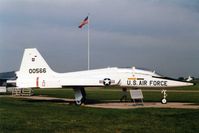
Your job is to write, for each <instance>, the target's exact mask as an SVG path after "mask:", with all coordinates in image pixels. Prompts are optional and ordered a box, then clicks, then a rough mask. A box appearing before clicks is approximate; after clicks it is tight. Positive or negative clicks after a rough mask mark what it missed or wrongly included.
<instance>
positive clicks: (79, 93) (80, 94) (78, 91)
mask: <svg viewBox="0 0 199 133" xmlns="http://www.w3.org/2000/svg"><path fill="white" fill-rule="evenodd" d="M73 90H74V92H75V103H76V105H81V104H82V103H85V102H86V92H85V89H84V87H75V88H73Z"/></svg>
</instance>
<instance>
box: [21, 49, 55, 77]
mask: <svg viewBox="0 0 199 133" xmlns="http://www.w3.org/2000/svg"><path fill="white" fill-rule="evenodd" d="M20 73H23V74H34V73H35V74H52V73H54V72H53V71H52V69H51V68H50V67H49V66H48V64H47V63H46V61H45V60H44V58H43V57H42V56H41V54H40V53H39V51H38V50H37V49H36V48H29V49H25V51H24V55H23V59H22V62H21V66H20Z"/></svg>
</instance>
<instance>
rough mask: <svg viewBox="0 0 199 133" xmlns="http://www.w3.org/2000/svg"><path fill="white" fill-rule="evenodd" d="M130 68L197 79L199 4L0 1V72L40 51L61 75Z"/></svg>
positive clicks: (197, 0) (187, 0) (185, 0)
mask: <svg viewBox="0 0 199 133" xmlns="http://www.w3.org/2000/svg"><path fill="white" fill-rule="evenodd" d="M88 13H90V45H91V68H92V69H96V68H104V67H108V66H109V67H132V66H136V67H139V68H147V69H151V70H156V71H157V72H159V73H161V74H163V75H166V76H171V77H172V76H173V77H179V76H189V75H191V76H197V77H198V76H199V0H0V72H5V71H12V70H18V69H19V67H20V64H21V58H22V55H23V50H24V49H25V48H37V49H38V50H39V51H40V52H41V54H42V55H43V57H44V58H45V59H46V61H47V62H48V64H49V65H50V66H51V68H52V69H53V70H55V71H57V72H69V71H78V70H85V69H87V26H85V27H84V28H83V29H79V28H78V25H79V24H80V22H81V21H82V20H83V19H84V18H85V17H86V16H87V14H88Z"/></svg>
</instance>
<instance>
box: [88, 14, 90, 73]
mask: <svg viewBox="0 0 199 133" xmlns="http://www.w3.org/2000/svg"><path fill="white" fill-rule="evenodd" d="M89 25H90V16H89V14H88V70H90V26H89Z"/></svg>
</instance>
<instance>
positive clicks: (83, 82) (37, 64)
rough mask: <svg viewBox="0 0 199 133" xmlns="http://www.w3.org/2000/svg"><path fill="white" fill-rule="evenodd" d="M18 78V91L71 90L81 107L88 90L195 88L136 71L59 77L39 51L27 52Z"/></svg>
mask: <svg viewBox="0 0 199 133" xmlns="http://www.w3.org/2000/svg"><path fill="white" fill-rule="evenodd" d="M16 75H17V79H16V87H18V88H64V87H72V88H73V89H74V92H75V101H76V104H78V105H81V104H82V103H84V102H85V100H86V93H85V90H84V88H85V87H104V86H118V87H131V88H143V87H150V88H152V87H161V88H167V87H176V86H190V85H193V83H189V82H181V81H177V80H173V79H169V78H165V77H163V76H160V75H159V74H157V73H155V72H152V71H147V70H141V69H136V68H135V67H132V68H117V67H113V68H104V69H96V70H86V71H78V72H68V73H56V72H54V71H53V70H52V69H51V68H50V67H49V66H48V64H47V63H46V61H45V60H44V58H43V57H42V56H41V55H40V53H39V52H38V51H37V49H36V48H29V49H25V51H24V55H23V59H22V63H21V66H20V70H19V71H17V72H16ZM9 82H10V81H8V83H9ZM12 83H13V82H12Z"/></svg>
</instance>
